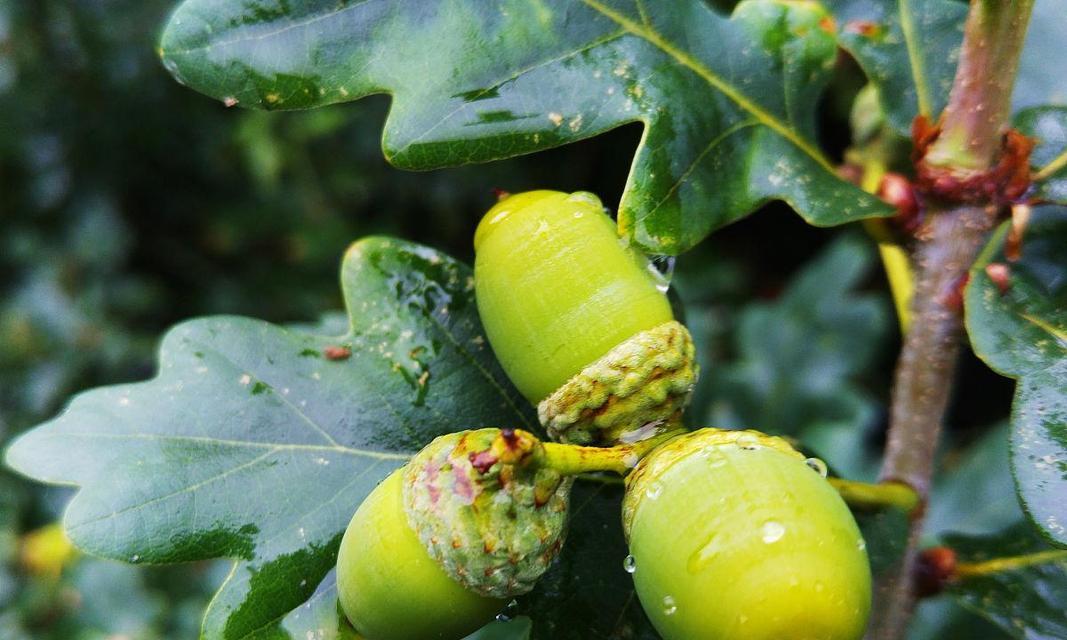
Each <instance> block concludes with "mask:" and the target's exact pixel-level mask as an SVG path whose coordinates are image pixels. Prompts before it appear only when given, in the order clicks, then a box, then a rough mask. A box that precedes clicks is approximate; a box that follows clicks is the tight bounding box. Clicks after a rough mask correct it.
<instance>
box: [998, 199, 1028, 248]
mask: <svg viewBox="0 0 1067 640" xmlns="http://www.w3.org/2000/svg"><path fill="white" fill-rule="evenodd" d="M1030 213H1031V209H1030V205H1028V204H1016V205H1013V206H1012V208H1011V230H1010V231H1008V238H1007V239H1006V240H1005V241H1004V257H1005V258H1007V259H1008V261H1010V262H1015V261H1017V260H1018V259H1019V258H1021V257H1022V254H1023V235H1025V234H1026V227H1027V225H1029V224H1030Z"/></svg>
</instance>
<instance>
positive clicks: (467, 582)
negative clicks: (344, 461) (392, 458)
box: [337, 429, 572, 640]
mask: <svg viewBox="0 0 1067 640" xmlns="http://www.w3.org/2000/svg"><path fill="white" fill-rule="evenodd" d="M542 457H543V446H542V444H541V442H540V441H538V440H537V439H536V438H535V437H534V436H532V435H531V434H529V433H527V432H525V431H514V430H507V429H505V430H501V429H480V430H476V431H465V432H461V433H454V434H449V435H445V436H441V437H439V438H437V439H436V440H434V441H433V442H431V443H430V444H429V445H428V446H427V447H426V448H425V449H423V450H422V451H421V452H419V453H418V454H417V455H416V456H415V457H414V458H413V459H412V460H411V461H410V462H409V463H408V464H407V465H406V466H405V467H403V468H402V469H399V470H397V471H395V472H393V474H392V475H390V476H389V477H388V478H387V479H386V480H385V481H384V482H382V483H381V484H380V485H378V487H377V488H375V489H374V491H372V492H371V494H370V495H369V496H368V497H367V499H366V500H365V501H364V502H363V504H362V505H360V507H359V509H358V510H357V511H356V514H355V515H354V516H353V518H352V521H351V522H350V523H349V525H348V528H347V530H346V531H345V535H344V537H343V539H342V540H341V548H340V551H339V553H338V557H337V586H338V595H339V599H340V601H341V606H342V609H343V610H344V612H345V614H346V616H347V617H348V619H349V621H351V623H352V625H353V626H354V627H355V629H356V630H357V631H358V632H359V633H360V634H362V635H363V636H365V637H366V638H367V640H422V639H431V638H437V639H441V640H458V639H459V638H462V637H464V636H466V635H468V634H469V633H471V632H473V631H475V630H477V629H478V628H480V627H482V626H484V625H485V624H487V623H488V622H489V621H491V620H492V619H493V618H494V616H496V614H497V613H499V612H500V611H501V610H502V609H503V608H504V603H505V602H506V601H507V600H508V599H510V598H512V597H514V596H517V595H521V594H524V593H527V592H528V591H530V590H531V589H532V588H533V586H534V584H535V583H536V581H537V579H538V578H539V577H540V576H541V574H542V573H544V571H545V570H546V569H547V568H548V566H549V564H551V562H552V560H553V559H554V558H555V557H556V555H557V554H558V553H559V550H560V548H561V546H562V544H563V539H564V533H565V529H566V523H567V506H568V500H569V494H570V489H571V485H572V481H571V479H570V478H567V477H564V476H563V475H561V474H560V473H559V472H557V471H555V470H553V469H551V468H549V467H548V466H547V465H544V464H541V458H542Z"/></svg>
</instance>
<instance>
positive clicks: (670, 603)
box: [663, 596, 678, 616]
mask: <svg viewBox="0 0 1067 640" xmlns="http://www.w3.org/2000/svg"><path fill="white" fill-rule="evenodd" d="M677 611H678V605H677V604H676V603H675V602H674V598H672V597H671V596H663V614H664V615H668V616H673V615H674V614H675V612H677Z"/></svg>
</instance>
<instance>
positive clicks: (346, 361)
mask: <svg viewBox="0 0 1067 640" xmlns="http://www.w3.org/2000/svg"><path fill="white" fill-rule="evenodd" d="M341 280H342V287H343V290H344V294H345V300H346V303H347V307H348V317H349V323H350V329H349V331H348V332H347V334H345V335H342V336H339V337H329V336H322V335H315V334H310V333H306V332H303V331H293V330H287V329H283V328H280V327H277V326H274V325H270V324H268V323H265V322H260V321H257V320H250V319H246V318H238V317H217V318H206V319H200V320H193V321H190V322H187V323H184V324H182V325H179V326H178V327H176V328H174V329H173V330H171V331H170V332H169V333H168V334H167V336H166V337H165V338H164V340H163V344H162V347H161V349H160V371H159V374H158V375H157V377H155V378H154V379H152V380H150V381H148V382H142V383H137V384H129V385H120V386H115V387H107V388H102V389H98V390H94V391H89V392H87V393H84V394H82V395H80V396H78V397H77V398H75V400H74V401H73V402H72V403H71V405H70V407H69V408H68V409H67V410H66V412H64V413H63V414H62V415H61V416H60V417H58V418H57V419H55V420H53V421H52V422H49V423H47V424H45V425H42V426H40V427H38V428H36V429H35V430H33V431H31V432H29V433H27V434H26V435H24V436H22V437H21V438H20V439H19V440H17V441H16V442H15V443H14V445H12V447H11V448H10V449H9V450H8V453H7V461H8V463H9V464H11V465H12V466H13V467H15V468H16V469H17V470H19V471H21V472H22V473H24V474H26V475H29V476H31V477H34V478H37V479H40V480H44V481H47V482H53V483H62V484H72V485H76V486H78V487H79V488H80V491H79V492H78V493H77V495H76V496H75V498H74V499H73V501H72V502H71V503H70V506H69V507H68V509H67V513H66V517H65V525H66V528H67V531H68V533H69V534H70V536H71V537H72V539H73V540H74V541H75V542H76V543H77V544H78V545H79V546H80V547H82V548H84V549H86V550H87V551H90V552H92V553H95V554H99V555H103V556H107V557H111V558H118V559H122V560H125V561H128V562H132V563H139V562H149V563H160V562H177V561H185V560H194V559H201V558H210V557H218V556H225V557H230V558H235V559H237V562H236V563H235V565H234V568H233V571H232V572H231V574H230V576H229V578H228V579H227V580H226V582H225V584H224V585H223V587H222V589H221V590H220V592H219V593H218V594H217V596H216V597H215V599H214V600H213V602H212V604H211V606H210V608H209V609H208V612H207V615H206V619H205V623H204V629H205V635H207V636H208V637H211V638H251V637H263V634H266V633H267V632H268V631H271V632H272V633H273V632H275V631H276V630H275V627H276V626H277V625H278V624H279V621H282V618H283V616H285V615H286V614H287V613H289V612H290V611H291V610H293V609H294V608H296V607H297V606H298V605H301V604H302V603H304V602H305V601H307V600H308V599H309V598H312V599H314V598H313V594H314V592H315V589H316V587H317V586H318V585H319V583H320V582H321V581H322V579H323V577H324V576H325V575H326V573H327V572H328V571H329V570H330V569H331V568H332V567H333V564H334V558H335V554H336V549H337V545H338V543H339V541H340V537H341V534H342V533H343V532H344V528H345V526H346V525H347V524H348V520H349V519H350V518H351V516H352V513H353V512H354V511H355V509H356V507H357V506H358V505H359V503H360V502H361V501H362V499H363V497H364V496H365V495H366V494H367V493H369V491H370V490H371V489H372V488H373V487H374V486H375V484H376V483H377V482H378V481H379V480H381V479H382V478H384V477H385V476H386V475H387V474H388V473H389V471H391V470H392V469H394V468H396V467H398V466H400V465H401V464H403V463H404V461H405V460H406V459H407V457H408V456H409V455H410V454H411V453H413V452H414V451H416V450H418V449H419V448H420V447H421V446H422V445H423V444H425V443H426V442H428V441H429V440H430V439H432V438H433V437H435V436H436V435H439V434H442V433H446V432H450V431H457V430H461V429H466V428H472V427H481V426H489V425H516V426H527V427H528V426H529V425H530V424H532V422H531V421H530V419H529V416H528V414H527V411H528V409H526V408H525V406H526V405H525V404H524V403H523V401H522V400H521V399H519V397H518V395H517V393H516V392H515V391H514V390H513V389H512V388H511V386H510V384H509V383H507V382H506V378H505V377H504V375H503V373H502V372H500V371H499V369H498V367H497V365H496V364H495V360H493V358H492V355H491V353H490V350H489V348H488V346H487V345H486V343H485V342H484V338H483V336H482V333H481V325H480V323H479V322H478V319H477V314H476V310H475V306H474V303H473V299H472V291H473V283H472V280H471V273H470V270H469V269H468V268H467V267H465V266H463V265H461V264H459V263H457V262H455V261H453V260H452V259H450V258H448V257H446V256H444V255H442V254H440V253H438V252H436V251H433V250H431V249H428V248H425V247H421V246H418V245H414V244H411V243H406V242H401V241H398V240H392V239H387V238H369V239H366V240H363V241H361V242H358V243H356V244H354V245H352V247H351V248H350V249H349V251H348V252H347V254H346V256H345V260H344V264H343V268H342V274H341ZM290 620H291V618H290ZM286 623H287V621H282V624H283V625H284V624H286ZM272 630H275V631H272ZM298 635H299V634H298Z"/></svg>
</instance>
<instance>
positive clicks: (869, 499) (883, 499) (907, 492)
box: [827, 478, 921, 513]
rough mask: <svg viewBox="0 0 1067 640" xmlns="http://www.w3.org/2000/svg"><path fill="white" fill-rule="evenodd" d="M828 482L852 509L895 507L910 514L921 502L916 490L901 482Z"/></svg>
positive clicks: (838, 479)
mask: <svg viewBox="0 0 1067 640" xmlns="http://www.w3.org/2000/svg"><path fill="white" fill-rule="evenodd" d="M827 481H828V482H829V483H830V485H831V486H832V487H833V488H834V489H837V492H838V493H839V494H841V497H842V498H843V499H844V500H845V502H847V503H848V504H849V506H852V507H859V508H863V509H880V508H883V507H895V508H897V509H900V510H902V511H905V512H908V513H910V512H911V511H912V510H913V509H915V508H916V507H917V506H919V504H920V502H921V500H920V498H919V494H918V493H916V492H915V490H914V489H912V488H911V487H909V486H908V485H906V484H901V483H899V482H879V483H875V484H871V483H869V482H856V481H853V480H845V479H844V478H827Z"/></svg>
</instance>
